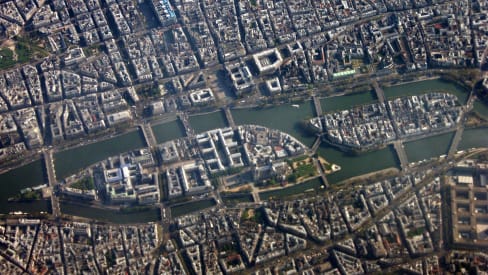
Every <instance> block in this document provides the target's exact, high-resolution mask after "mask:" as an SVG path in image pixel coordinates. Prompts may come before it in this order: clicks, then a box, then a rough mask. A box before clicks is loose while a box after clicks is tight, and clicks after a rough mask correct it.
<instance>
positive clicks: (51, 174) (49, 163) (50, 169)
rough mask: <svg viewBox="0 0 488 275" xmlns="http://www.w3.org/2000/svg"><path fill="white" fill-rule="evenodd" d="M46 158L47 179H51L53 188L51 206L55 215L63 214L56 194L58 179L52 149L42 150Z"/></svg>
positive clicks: (50, 183) (50, 184) (50, 185)
mask: <svg viewBox="0 0 488 275" xmlns="http://www.w3.org/2000/svg"><path fill="white" fill-rule="evenodd" d="M42 156H43V159H44V166H45V167H46V172H47V179H48V181H49V187H50V188H51V208H52V214H53V216H54V217H56V218H57V217H59V216H60V215H61V208H60V206H59V200H58V197H57V196H56V194H55V188H56V185H57V184H58V182H57V180H56V171H55V170H54V162H53V157H52V151H51V150H47V151H46V150H45V151H43V152H42Z"/></svg>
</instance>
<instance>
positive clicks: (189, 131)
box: [178, 112, 195, 138]
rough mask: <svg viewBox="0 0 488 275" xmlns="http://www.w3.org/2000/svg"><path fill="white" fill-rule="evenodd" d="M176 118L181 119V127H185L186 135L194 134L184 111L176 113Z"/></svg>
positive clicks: (191, 135)
mask: <svg viewBox="0 0 488 275" xmlns="http://www.w3.org/2000/svg"><path fill="white" fill-rule="evenodd" d="M178 119H179V120H180V121H181V124H183V128H185V134H186V136H187V137H190V138H191V137H193V136H195V131H194V130H193V129H192V128H191V126H190V121H189V118H188V114H187V113H184V112H180V113H178Z"/></svg>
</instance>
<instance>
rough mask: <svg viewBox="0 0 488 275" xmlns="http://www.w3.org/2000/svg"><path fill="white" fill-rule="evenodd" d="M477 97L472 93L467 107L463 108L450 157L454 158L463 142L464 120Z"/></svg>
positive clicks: (452, 142) (449, 153)
mask: <svg viewBox="0 0 488 275" xmlns="http://www.w3.org/2000/svg"><path fill="white" fill-rule="evenodd" d="M475 99H476V97H475V96H474V92H473V91H471V93H470V94H469V98H468V101H467V102H466V105H465V106H464V107H463V113H462V114H461V117H460V119H459V123H458V125H457V127H456V134H455V135H454V137H453V138H452V141H451V145H450V146H449V151H448V153H447V156H448V157H452V156H453V155H454V153H456V152H457V150H458V146H459V142H461V140H462V138H463V133H464V122H465V121H464V120H465V118H466V113H468V112H469V111H470V110H471V109H472V108H473V104H474V100H475Z"/></svg>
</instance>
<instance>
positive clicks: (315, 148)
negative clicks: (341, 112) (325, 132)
mask: <svg viewBox="0 0 488 275" xmlns="http://www.w3.org/2000/svg"><path fill="white" fill-rule="evenodd" d="M321 142H322V135H319V136H317V138H316V139H315V141H314V143H313V145H312V148H311V150H310V151H311V152H312V154H315V152H317V149H318V148H319V146H320V143H321Z"/></svg>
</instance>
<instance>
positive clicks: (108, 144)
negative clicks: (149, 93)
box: [54, 131, 144, 180]
mask: <svg viewBox="0 0 488 275" xmlns="http://www.w3.org/2000/svg"><path fill="white" fill-rule="evenodd" d="M141 147H144V139H143V137H142V134H141V132H140V131H133V132H130V133H128V134H124V135H121V136H117V137H114V138H110V139H106V140H103V141H100V142H96V143H92V144H88V145H86V146H82V147H77V148H74V149H70V150H66V151H62V152H59V153H56V154H55V155H54V167H55V169H56V177H57V179H58V180H61V179H63V178H65V177H67V176H69V175H72V174H74V173H76V172H78V171H79V170H81V169H83V168H85V167H87V166H89V165H91V164H94V163H96V162H99V161H101V160H104V159H106V158H108V157H110V156H115V155H117V154H120V153H123V152H126V151H130V150H134V149H137V148H141Z"/></svg>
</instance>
